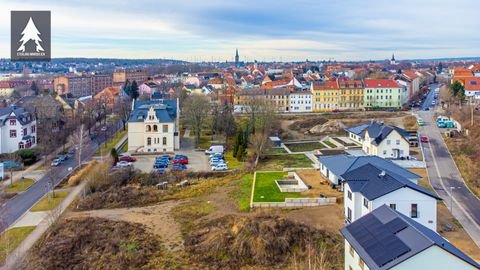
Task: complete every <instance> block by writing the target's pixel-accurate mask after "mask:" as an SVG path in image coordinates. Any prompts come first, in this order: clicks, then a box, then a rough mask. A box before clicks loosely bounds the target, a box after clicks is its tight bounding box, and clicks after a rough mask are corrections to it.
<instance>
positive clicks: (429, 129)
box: [418, 91, 480, 246]
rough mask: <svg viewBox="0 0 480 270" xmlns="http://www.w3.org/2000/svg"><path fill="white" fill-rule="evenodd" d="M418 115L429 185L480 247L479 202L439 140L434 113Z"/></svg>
mask: <svg viewBox="0 0 480 270" xmlns="http://www.w3.org/2000/svg"><path fill="white" fill-rule="evenodd" d="M430 95H433V91H432V92H431V93H430V94H429V98H427V99H426V104H429V103H428V102H430V103H431V100H432V99H433V97H432V96H430ZM418 114H419V115H420V117H422V118H423V120H424V121H425V126H423V127H420V128H419V135H420V136H427V137H428V138H429V142H428V143H422V149H423V153H424V155H425V162H426V164H427V171H428V178H429V180H430V184H431V185H432V187H433V189H434V190H435V191H436V192H437V194H438V195H439V196H440V197H441V198H442V199H443V200H444V202H445V204H446V205H447V207H448V208H449V209H451V212H452V214H453V215H454V216H455V218H456V219H457V220H458V221H459V222H460V223H461V224H462V226H463V228H464V229H465V230H466V231H467V233H468V234H469V235H470V237H472V239H473V241H474V242H475V243H476V244H477V246H480V200H479V199H478V198H477V197H476V196H475V195H474V194H473V193H472V192H471V191H470V190H469V189H468V187H467V186H466V184H465V182H464V180H463V178H462V176H461V174H460V172H459V171H458V168H457V166H456V164H455V162H454V160H453V158H452V156H451V155H450V152H449V151H448V148H447V146H446V144H445V142H444V140H443V138H442V134H441V129H439V128H437V126H436V122H435V120H434V119H433V112H430V111H419V112H418ZM472 165H473V164H472Z"/></svg>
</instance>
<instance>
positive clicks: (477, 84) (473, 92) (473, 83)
mask: <svg viewBox="0 0 480 270" xmlns="http://www.w3.org/2000/svg"><path fill="white" fill-rule="evenodd" d="M464 87H465V96H466V97H467V98H468V99H473V100H474V101H475V102H479V101H480V77H470V78H465V85H464Z"/></svg>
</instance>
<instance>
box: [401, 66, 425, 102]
mask: <svg viewBox="0 0 480 270" xmlns="http://www.w3.org/2000/svg"><path fill="white" fill-rule="evenodd" d="M400 79H401V80H403V81H405V82H406V83H407V84H406V85H407V93H408V99H410V98H412V97H413V96H414V95H415V94H417V93H418V91H420V80H421V78H420V76H418V74H417V72H416V71H415V70H406V71H403V72H402V74H401V75H400Z"/></svg>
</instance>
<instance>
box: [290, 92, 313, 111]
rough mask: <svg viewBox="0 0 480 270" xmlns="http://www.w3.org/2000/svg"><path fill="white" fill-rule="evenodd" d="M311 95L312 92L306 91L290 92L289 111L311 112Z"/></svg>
mask: <svg viewBox="0 0 480 270" xmlns="http://www.w3.org/2000/svg"><path fill="white" fill-rule="evenodd" d="M312 97H313V95H312V93H311V92H307V91H303V92H300V91H298V92H293V93H290V95H289V98H290V112H312V111H313V104H312V102H313V101H312V100H313V98H312Z"/></svg>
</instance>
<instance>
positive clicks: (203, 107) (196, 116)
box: [183, 95, 210, 143]
mask: <svg viewBox="0 0 480 270" xmlns="http://www.w3.org/2000/svg"><path fill="white" fill-rule="evenodd" d="M209 112H210V102H209V100H208V98H207V97H205V96H201V95H192V96H189V97H188V98H187V99H186V101H185V105H184V106H183V115H184V117H185V123H186V124H187V125H188V126H189V127H190V128H191V129H193V130H194V131H195V140H196V142H197V143H198V142H200V135H201V134H200V133H201V131H202V127H203V126H204V125H205V124H206V120H207V116H208V113H209Z"/></svg>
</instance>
